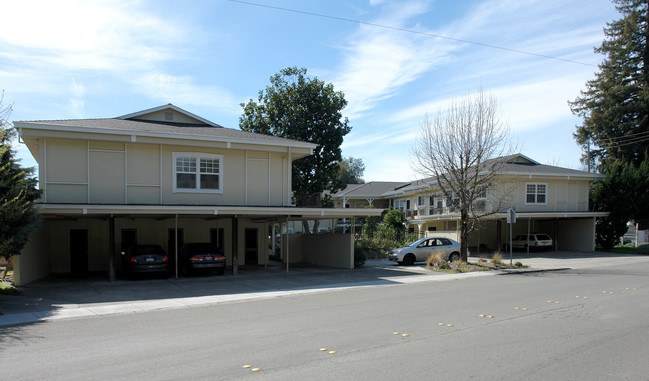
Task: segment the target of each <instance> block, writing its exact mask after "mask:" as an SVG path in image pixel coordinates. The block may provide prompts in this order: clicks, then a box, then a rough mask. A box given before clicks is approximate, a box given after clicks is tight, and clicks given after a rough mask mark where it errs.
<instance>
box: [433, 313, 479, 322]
mask: <svg viewBox="0 0 649 381" xmlns="http://www.w3.org/2000/svg"><path fill="white" fill-rule="evenodd" d="M478 316H480V317H485V316H487V315H485V314H480V315H478ZM442 324H444V323H442Z"/></svg>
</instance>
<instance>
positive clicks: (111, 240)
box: [108, 214, 115, 282]
mask: <svg viewBox="0 0 649 381" xmlns="http://www.w3.org/2000/svg"><path fill="white" fill-rule="evenodd" d="M108 279H110V281H111V282H114V281H115V216H113V215H112V214H111V215H110V217H108Z"/></svg>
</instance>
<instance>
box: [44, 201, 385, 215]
mask: <svg viewBox="0 0 649 381" xmlns="http://www.w3.org/2000/svg"><path fill="white" fill-rule="evenodd" d="M38 206H39V211H40V213H41V214H84V215H106V214H114V215H121V214H126V215H129V214H130V215H133V214H135V215H138V214H139V215H175V214H180V215H201V216H208V215H242V216H245V215H252V216H301V217H312V218H339V217H357V216H360V217H370V216H380V215H381V213H383V209H370V208H354V209H351V208H345V209H343V208H295V207H244V206H209V205H206V206H196V205H188V206H178V205H170V206H165V205H121V204H120V205H93V204H39V205H38Z"/></svg>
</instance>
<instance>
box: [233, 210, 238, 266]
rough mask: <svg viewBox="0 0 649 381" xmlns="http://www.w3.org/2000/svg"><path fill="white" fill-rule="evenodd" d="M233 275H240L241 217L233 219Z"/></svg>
mask: <svg viewBox="0 0 649 381" xmlns="http://www.w3.org/2000/svg"><path fill="white" fill-rule="evenodd" d="M232 275H239V217H238V216H236V215H235V216H234V217H232Z"/></svg>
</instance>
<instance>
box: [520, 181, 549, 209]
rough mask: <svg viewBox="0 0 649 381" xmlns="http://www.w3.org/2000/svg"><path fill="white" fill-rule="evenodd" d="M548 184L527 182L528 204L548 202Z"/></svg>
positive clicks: (526, 196)
mask: <svg viewBox="0 0 649 381" xmlns="http://www.w3.org/2000/svg"><path fill="white" fill-rule="evenodd" d="M547 189H548V185H547V184H534V183H528V184H525V203H526V204H547Z"/></svg>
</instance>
